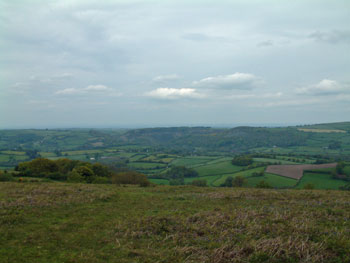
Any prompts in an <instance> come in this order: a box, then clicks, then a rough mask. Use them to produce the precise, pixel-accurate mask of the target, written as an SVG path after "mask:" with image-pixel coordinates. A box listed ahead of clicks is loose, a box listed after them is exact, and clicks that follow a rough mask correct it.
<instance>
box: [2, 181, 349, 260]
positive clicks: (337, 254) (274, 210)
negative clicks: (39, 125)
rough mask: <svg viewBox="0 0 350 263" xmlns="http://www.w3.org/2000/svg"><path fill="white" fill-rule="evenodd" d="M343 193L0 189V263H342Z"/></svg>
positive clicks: (345, 256)
mask: <svg viewBox="0 0 350 263" xmlns="http://www.w3.org/2000/svg"><path fill="white" fill-rule="evenodd" d="M349 200H350V192H347V191H320V190H312V191H310V190H283V191H280V190H263V189H232V188H231V189H229V188H206V187H204V188H202V187H190V186H186V187H183V186H182V187H168V186H158V187H150V188H140V187H116V186H114V185H87V184H62V183H0V204H1V214H0V233H1V235H0V262H11V263H23V262H26V263H47V262H75V263H99V262H118V263H129V262H135V263H141V262H142V263H144V262H146V263H147V262H149V263H151V262H174V263H182V262H192V263H212V262H217V263H224V262H238V263H252V262H253V263H258V262H275V263H277V262H315V263H316V262H332V263H336V262H349V261H350V232H349V231H348V230H349V229H350V220H349V218H350V209H349Z"/></svg>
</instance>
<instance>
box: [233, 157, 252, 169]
mask: <svg viewBox="0 0 350 263" xmlns="http://www.w3.org/2000/svg"><path fill="white" fill-rule="evenodd" d="M231 163H232V164H233V165H238V166H248V165H250V164H252V163H253V158H252V157H250V156H248V155H241V156H236V157H235V158H233V159H232V161H231Z"/></svg>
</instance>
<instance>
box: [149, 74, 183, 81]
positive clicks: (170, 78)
mask: <svg viewBox="0 0 350 263" xmlns="http://www.w3.org/2000/svg"><path fill="white" fill-rule="evenodd" d="M180 78H181V77H180V76H179V75H177V74H169V75H160V76H157V77H154V78H153V81H154V82H167V81H174V80H178V79H180Z"/></svg>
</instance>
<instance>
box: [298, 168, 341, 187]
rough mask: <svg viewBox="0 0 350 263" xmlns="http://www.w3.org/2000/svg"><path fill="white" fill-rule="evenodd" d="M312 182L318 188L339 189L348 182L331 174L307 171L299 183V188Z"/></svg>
mask: <svg viewBox="0 0 350 263" xmlns="http://www.w3.org/2000/svg"><path fill="white" fill-rule="evenodd" d="M307 184H311V185H313V186H314V188H316V189H334V190H337V189H339V187H340V186H344V185H346V184H347V182H345V181H342V180H335V179H333V178H332V176H331V175H330V174H321V173H320V174H317V173H308V172H305V173H304V176H303V177H302V178H301V180H300V182H299V183H298V185H297V188H299V189H300V188H304V187H305V185H307Z"/></svg>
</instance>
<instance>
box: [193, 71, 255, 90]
mask: <svg viewBox="0 0 350 263" xmlns="http://www.w3.org/2000/svg"><path fill="white" fill-rule="evenodd" d="M258 82H259V78H257V77H256V76H254V75H253V74H249V73H240V72H236V73H234V74H231V75H220V76H216V77H208V78H204V79H201V80H199V81H194V82H192V86H193V87H198V88H209V89H215V88H222V89H248V90H249V89H252V88H253V87H254V86H256V84H257V83H258Z"/></svg>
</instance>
